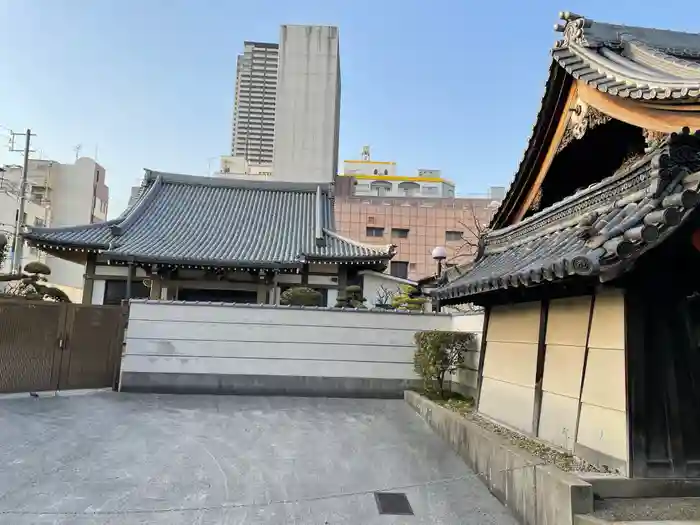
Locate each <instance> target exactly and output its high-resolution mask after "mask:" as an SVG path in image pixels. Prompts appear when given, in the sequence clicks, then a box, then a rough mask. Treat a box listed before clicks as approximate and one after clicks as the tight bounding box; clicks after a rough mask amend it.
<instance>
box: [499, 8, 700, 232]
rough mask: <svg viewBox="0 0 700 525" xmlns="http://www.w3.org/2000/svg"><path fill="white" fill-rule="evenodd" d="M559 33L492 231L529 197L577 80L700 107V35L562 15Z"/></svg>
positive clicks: (557, 27)
mask: <svg viewBox="0 0 700 525" xmlns="http://www.w3.org/2000/svg"><path fill="white" fill-rule="evenodd" d="M559 17H560V18H561V19H563V23H560V24H557V25H555V30H556V31H559V32H562V33H563V39H562V40H560V41H558V42H556V43H555V46H554V48H553V49H552V58H553V60H552V63H551V65H550V69H549V74H548V76H547V81H546V83H545V89H544V94H543V96H542V102H541V104H540V109H539V112H538V114H537V118H536V120H535V124H534V126H533V128H532V132H531V134H530V138H529V140H528V143H527V147H526V148H525V152H524V153H523V158H522V160H521V162H520V165H519V166H518V170H517V171H516V173H515V175H514V177H513V180H512V183H511V185H510V187H509V189H508V192H507V193H506V196H505V198H504V199H503V201H502V202H501V206H500V207H499V209H498V210H497V212H496V213H495V214H494V216H493V219H492V221H491V226H492V227H496V226H502V225H503V224H504V221H506V220H507V218H508V216H509V215H510V214H511V213H512V211H513V210H512V205H513V204H514V203H517V202H519V194H520V193H521V192H522V191H526V189H527V188H525V186H526V185H527V179H528V177H529V174H530V173H531V172H532V171H533V170H536V167H537V166H538V165H539V164H538V162H539V161H540V159H541V157H542V155H543V152H542V150H541V147H542V145H545V146H546V145H548V144H549V143H550V141H551V140H552V136H553V134H554V131H555V128H556V119H557V116H558V114H559V112H560V110H561V109H562V108H563V107H564V102H565V99H566V96H565V95H566V92H567V89H568V87H569V86H570V84H571V82H572V81H573V79H578V80H580V81H582V82H585V83H586V84H587V85H589V86H590V87H595V88H596V89H598V90H599V91H601V92H604V93H608V94H610V95H616V96H619V97H624V98H632V99H637V100H641V101H645V100H649V101H659V100H663V99H666V100H672V101H674V102H676V103H678V102H682V101H686V100H687V101H688V102H690V103H697V102H698V100H697V98H698V97H700V34H698V33H683V32H679V31H668V30H661V29H649V28H643V27H633V26H624V25H615V24H606V23H603V22H595V21H593V20H590V19H587V18H584V17H582V16H580V15H576V14H573V13H570V12H565V13H559Z"/></svg>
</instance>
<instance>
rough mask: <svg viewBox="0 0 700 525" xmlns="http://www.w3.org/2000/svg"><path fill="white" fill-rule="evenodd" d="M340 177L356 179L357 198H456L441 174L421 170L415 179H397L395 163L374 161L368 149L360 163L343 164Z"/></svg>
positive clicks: (355, 191) (434, 171)
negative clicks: (372, 196)
mask: <svg viewBox="0 0 700 525" xmlns="http://www.w3.org/2000/svg"><path fill="white" fill-rule="evenodd" d="M341 176H346V177H353V178H354V179H355V182H356V184H355V187H354V194H355V195H357V196H365V195H366V196H370V195H374V196H379V197H454V196H455V185H454V183H453V182H452V181H449V180H447V179H444V178H443V177H442V173H441V172H440V170H433V169H419V170H418V173H416V174H415V175H413V176H401V175H398V173H397V169H396V162H386V161H376V160H371V157H370V149H369V146H364V147H363V148H362V157H361V158H360V159H359V160H346V161H344V162H343V173H341Z"/></svg>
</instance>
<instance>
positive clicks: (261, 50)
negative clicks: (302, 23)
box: [231, 42, 279, 165]
mask: <svg viewBox="0 0 700 525" xmlns="http://www.w3.org/2000/svg"><path fill="white" fill-rule="evenodd" d="M278 63H279V45H278V44H269V43H264V42H244V43H243V53H242V54H240V55H238V60H237V62H236V93H235V99H234V109H233V136H232V139H231V155H233V156H235V157H241V158H243V159H245V160H246V161H248V162H253V163H257V164H269V165H271V164H272V160H273V147H274V136H275V105H276V99H277V74H278Z"/></svg>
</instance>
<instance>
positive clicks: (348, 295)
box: [335, 285, 367, 308]
mask: <svg viewBox="0 0 700 525" xmlns="http://www.w3.org/2000/svg"><path fill="white" fill-rule="evenodd" d="M366 300H367V299H365V298H364V297H362V288H361V287H359V286H357V285H351V286H348V287H347V288H345V292H343V293H342V294H338V298H337V299H336V300H335V307H336V308H367V307H366V306H365V301H366Z"/></svg>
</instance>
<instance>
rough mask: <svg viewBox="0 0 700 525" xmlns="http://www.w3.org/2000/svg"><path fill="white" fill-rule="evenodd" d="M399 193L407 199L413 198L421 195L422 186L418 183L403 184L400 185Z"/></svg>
mask: <svg viewBox="0 0 700 525" xmlns="http://www.w3.org/2000/svg"><path fill="white" fill-rule="evenodd" d="M399 192H401V193H402V194H403V195H405V196H406V197H412V196H414V195H418V194H419V193H420V184H418V183H416V182H401V183H399Z"/></svg>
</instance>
